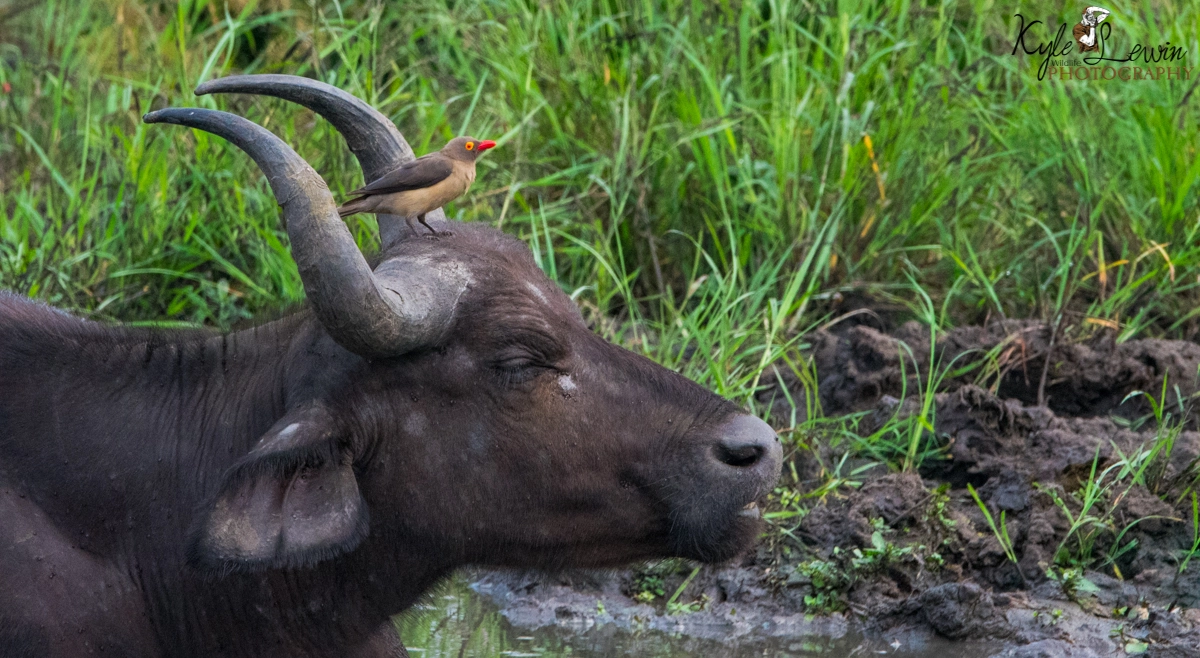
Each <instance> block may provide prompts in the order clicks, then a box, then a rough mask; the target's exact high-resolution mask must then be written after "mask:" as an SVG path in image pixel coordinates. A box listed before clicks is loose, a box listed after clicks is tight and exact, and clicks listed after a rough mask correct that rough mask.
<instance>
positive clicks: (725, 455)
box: [717, 441, 767, 468]
mask: <svg viewBox="0 0 1200 658" xmlns="http://www.w3.org/2000/svg"><path fill="white" fill-rule="evenodd" d="M766 451H767V450H766V448H765V447H764V446H761V445H758V444H757V443H734V444H733V445H730V444H729V443H728V442H726V441H722V442H721V443H718V444H717V459H719V460H721V461H722V462H724V463H726V464H729V465H730V466H737V467H739V468H745V467H747V466H753V465H755V464H757V463H758V460H759V459H762V456H763V453H765V452H766Z"/></svg>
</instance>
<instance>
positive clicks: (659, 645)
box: [396, 575, 1000, 658]
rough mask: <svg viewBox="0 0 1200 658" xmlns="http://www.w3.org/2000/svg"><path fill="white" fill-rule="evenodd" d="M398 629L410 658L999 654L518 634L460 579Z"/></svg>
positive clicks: (816, 641)
mask: <svg viewBox="0 0 1200 658" xmlns="http://www.w3.org/2000/svg"><path fill="white" fill-rule="evenodd" d="M396 625H397V627H398V628H399V629H400V634H401V637H402V638H404V644H405V646H407V647H408V651H409V653H410V654H411V655H412V656H413V658H500V657H504V658H521V657H530V658H532V657H535V656H581V657H593V656H594V657H596V658H600V657H608V656H638V657H640V658H683V657H685V656H686V657H689V658H690V657H692V656H722V657H728V658H750V657H751V656H753V657H755V658H773V657H775V656H800V657H805V656H823V657H832V656H837V657H839V658H840V657H842V656H864V657H865V656H875V655H889V656H904V657H906V658H958V657H962V658H968V657H969V658H980V657H982V656H989V655H991V654H992V653H993V652H995V651H998V650H999V648H1000V646H999V645H998V644H994V643H992V644H980V643H955V642H948V641H945V640H940V639H929V638H924V637H919V636H913V635H902V636H898V637H891V638H871V639H868V638H864V637H862V636H861V635H856V634H854V633H852V632H850V633H846V634H844V635H842V636H841V637H838V638H828V637H820V636H808V637H754V635H753V634H752V633H751V634H749V635H743V636H741V637H738V638H737V639H736V640H733V641H721V640H716V639H710V638H699V637H694V636H685V635H680V634H673V633H669V632H665V631H663V630H659V629H654V628H646V629H642V630H629V629H627V628H622V627H620V626H618V625H617V624H614V623H606V624H595V625H590V627H589V626H586V625H583V624H570V623H567V624H550V625H546V626H542V627H541V628H537V629H528V628H517V627H515V626H513V625H512V624H511V623H510V622H509V621H508V619H507V618H505V616H504V614H503V613H502V612H501V610H500V608H499V607H498V606H497V605H496V604H495V603H494V602H492V601H491V600H490V599H489V598H488V597H486V596H484V595H481V594H479V593H477V592H475V591H472V589H471V587H470V582H469V580H468V578H467V577H466V576H462V575H459V576H455V577H454V578H453V579H451V580H449V581H448V582H447V583H445V584H444V585H443V586H442V587H440V588H439V589H438V590H436V591H435V593H434V594H433V595H431V596H429V597H428V598H427V599H426V600H425V602H424V603H423V604H422V605H419V606H417V607H415V608H414V609H412V610H410V611H408V612H407V613H405V614H404V615H401V616H400V617H397V619H396Z"/></svg>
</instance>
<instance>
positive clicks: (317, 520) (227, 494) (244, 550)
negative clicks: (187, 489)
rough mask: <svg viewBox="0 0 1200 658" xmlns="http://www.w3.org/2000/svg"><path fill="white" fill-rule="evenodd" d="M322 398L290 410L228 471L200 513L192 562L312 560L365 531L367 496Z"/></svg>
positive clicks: (243, 564) (232, 564) (246, 567)
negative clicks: (363, 495)
mask: <svg viewBox="0 0 1200 658" xmlns="http://www.w3.org/2000/svg"><path fill="white" fill-rule="evenodd" d="M337 435H338V425H337V423H336V421H335V419H334V418H333V416H332V414H330V413H329V410H328V409H326V408H325V407H324V405H322V404H321V403H320V402H319V401H312V402H309V403H307V404H305V405H303V406H301V407H297V408H296V409H293V410H291V411H289V412H288V413H287V414H285V415H284V417H283V418H281V419H280V420H279V421H278V422H276V423H275V425H273V426H272V427H271V429H270V430H268V431H267V433H266V434H264V435H263V437H262V438H261V439H260V440H259V442H258V444H257V445H256V446H255V447H254V448H253V449H252V450H251V451H250V452H249V453H247V454H246V456H245V457H243V458H242V459H240V460H238V462H237V463H235V464H234V465H233V466H232V467H230V469H229V470H228V471H227V472H226V473H225V475H224V476H223V478H222V482H221V485H220V488H219V490H218V491H217V493H216V495H215V496H213V497H212V498H211V499H210V500H209V501H208V502H207V503H206V504H205V506H204V508H203V509H202V510H201V511H200V513H199V514H198V515H197V521H196V522H194V524H193V527H192V530H191V532H190V533H189V535H190V539H189V542H188V549H187V557H188V562H189V563H191V564H192V565H193V566H195V567H198V568H200V569H203V570H205V571H209V572H217V573H226V572H239V571H240V572H255V571H263V570H266V569H291V568H297V567H301V568H303V567H310V566H312V565H314V564H316V563H318V562H322V561H324V560H328V559H330V558H333V557H336V556H338V555H341V554H343V553H346V552H349V551H352V550H354V549H355V548H356V547H357V546H358V545H359V544H360V543H362V541H363V539H365V538H366V536H367V532H368V526H369V518H368V512H367V506H366V502H365V501H364V500H363V499H362V494H361V493H360V492H359V488H358V482H357V479H356V477H355V473H354V468H353V465H352V462H353V459H352V456H351V455H350V454H349V453H348V451H347V450H346V449H344V448H342V447H340V446H339V445H338V440H337V439H338V436H337Z"/></svg>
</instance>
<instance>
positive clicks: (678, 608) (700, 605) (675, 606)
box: [667, 567, 708, 615]
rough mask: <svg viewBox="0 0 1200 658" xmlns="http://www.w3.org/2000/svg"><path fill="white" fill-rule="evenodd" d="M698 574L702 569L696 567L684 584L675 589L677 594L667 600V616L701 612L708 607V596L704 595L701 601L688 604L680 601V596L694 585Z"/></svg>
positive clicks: (701, 596)
mask: <svg viewBox="0 0 1200 658" xmlns="http://www.w3.org/2000/svg"><path fill="white" fill-rule="evenodd" d="M698 573H700V567H694V568H693V569H692V572H691V573H689V574H688V576H687V578H684V579H683V582H682V583H680V584H679V587H677V588H675V593H674V594H671V598H669V599H667V614H669V615H678V614H682V613H686V612H699V611H701V610H703V609H705V608H707V607H708V595H707V594H702V595H700V598H699V599H697V600H695V601H690V602H687V603H683V602H681V601H680V600H679V596H680V595H681V594H683V592H684V590H686V589H687V586H688V585H691V584H692V580H694V579H695V578H696V574H698Z"/></svg>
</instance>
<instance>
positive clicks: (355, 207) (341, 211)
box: [337, 196, 368, 217]
mask: <svg viewBox="0 0 1200 658" xmlns="http://www.w3.org/2000/svg"><path fill="white" fill-rule="evenodd" d="M367 198H368V197H365V196H364V197H359V198H357V199H351V200H349V201H347V202H346V203H344V204H342V205H340V206H338V209H337V214H338V217H346V216H347V215H357V214H358V213H360V212H363V211H364V210H366V207H365V206H366V203H364V202H365V201H366V200H367Z"/></svg>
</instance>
